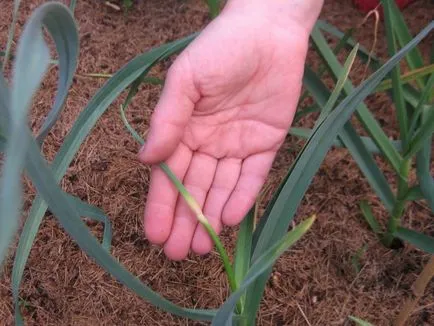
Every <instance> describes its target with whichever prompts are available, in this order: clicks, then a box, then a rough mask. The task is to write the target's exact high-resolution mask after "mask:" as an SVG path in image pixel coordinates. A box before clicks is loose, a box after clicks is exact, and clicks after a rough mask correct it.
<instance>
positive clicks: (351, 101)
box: [246, 23, 434, 324]
mask: <svg viewBox="0 0 434 326" xmlns="http://www.w3.org/2000/svg"><path fill="white" fill-rule="evenodd" d="M433 27H434V23H431V24H429V25H428V26H427V27H426V28H424V29H423V30H422V31H421V32H420V33H419V34H418V35H417V36H416V37H415V38H414V39H413V40H412V42H410V43H409V44H407V45H406V46H405V47H403V48H402V49H401V50H400V51H399V52H398V53H397V54H396V55H395V56H394V57H392V58H391V59H390V60H389V61H388V62H387V63H386V64H385V65H384V66H382V67H381V68H380V69H379V70H378V71H376V72H375V73H374V74H373V75H372V76H371V77H369V79H367V80H366V81H365V82H363V83H362V84H361V85H360V86H358V87H357V88H356V89H355V90H354V91H353V92H352V93H351V95H350V96H348V97H347V98H345V99H344V100H343V101H342V102H341V103H340V104H339V106H338V107H337V108H336V109H335V110H333V111H332V112H331V113H330V115H329V116H328V117H327V118H326V119H325V120H324V122H323V123H322V124H321V125H319V126H318V127H317V129H316V130H315V131H314V132H313V134H312V136H311V138H310V139H309V140H308V142H307V144H306V145H305V146H304V148H303V150H302V152H301V153H300V155H299V156H298V158H297V159H296V161H295V162H294V165H293V167H292V168H291V170H290V171H289V173H288V175H287V177H286V178H285V180H284V184H282V185H281V187H279V192H278V193H276V195H275V196H274V198H273V199H272V200H271V204H270V205H269V206H268V207H267V210H266V212H265V215H264V216H263V217H262V218H261V220H260V222H259V224H258V226H257V228H256V230H255V233H254V238H253V245H254V247H253V248H254V251H253V260H252V261H253V262H254V261H255V260H256V259H257V258H258V257H260V256H261V255H262V254H263V253H264V252H265V251H266V250H267V249H268V248H270V247H271V246H272V245H273V244H274V243H275V241H276V239H280V238H281V237H282V235H283V234H284V232H285V231H286V230H287V229H288V226H289V224H290V222H291V220H292V219H293V217H294V214H295V212H296V210H297V207H298V206H299V204H300V202H301V200H302V198H303V196H304V194H305V192H306V190H307V188H308V186H309V184H310V182H311V181H312V178H313V176H314V175H315V173H316V171H317V170H318V169H319V166H320V165H321V162H322V161H323V159H324V157H325V155H326V154H327V152H328V150H329V148H330V146H331V145H332V144H333V140H334V139H335V137H336V136H337V134H338V132H339V130H340V129H341V128H342V126H343V125H344V124H345V123H346V122H347V121H348V120H349V118H350V117H351V115H352V113H353V112H354V111H355V110H356V108H357V107H359V105H360V103H362V101H363V100H364V99H365V98H366V96H368V95H369V94H370V93H371V92H372V90H373V89H374V88H375V87H376V86H377V85H378V84H379V83H380V81H381V80H382V79H383V78H384V77H385V75H386V74H387V73H389V72H390V71H391V69H392V68H393V67H394V66H395V65H396V64H398V62H399V60H401V59H402V58H403V56H405V54H406V53H407V52H408V51H409V50H410V49H412V48H413V47H415V46H416V45H417V44H418V43H419V42H420V41H421V40H422V39H423V38H424V37H425V36H426V35H428V33H429V32H430V31H431V30H432V29H433ZM288 198H291V200H290V201H288ZM270 272H271V270H270V269H268V270H267V272H266V273H264V274H263V275H262V276H261V277H259V278H258V280H257V281H256V282H255V283H254V285H253V287H252V289H251V290H249V292H248V296H247V297H248V300H247V302H246V313H249V314H250V315H249V316H250V319H249V322H250V324H253V323H254V319H255V315H256V311H257V307H258V305H259V302H260V298H261V296H262V292H263V290H264V287H265V284H266V282H267V279H268V276H269V273H270ZM249 295H250V296H249Z"/></svg>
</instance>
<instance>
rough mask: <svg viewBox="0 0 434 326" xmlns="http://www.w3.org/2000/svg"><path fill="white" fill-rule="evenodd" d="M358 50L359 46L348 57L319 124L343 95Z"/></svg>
mask: <svg viewBox="0 0 434 326" xmlns="http://www.w3.org/2000/svg"><path fill="white" fill-rule="evenodd" d="M358 49H359V44H356V46H355V47H354V49H352V50H351V52H350V54H349V55H348V58H347V60H346V61H345V63H344V68H343V70H342V73H341V74H340V76H339V78H338V81H337V82H336V86H335V88H334V89H333V92H332V93H331V94H330V97H329V98H328V100H327V103H326V104H325V105H324V107H323V108H322V110H321V114H320V116H319V118H318V120H317V121H318V122H320V121H322V120H323V119H324V118H325V117H326V116H327V115H328V114H329V113H330V111H331V110H332V109H333V107H334V106H335V104H336V101H337V100H338V97H339V96H340V95H341V92H342V89H343V88H344V85H345V83H346V81H347V79H348V75H349V74H350V71H351V67H352V66H353V63H354V59H355V58H356V54H357V51H358Z"/></svg>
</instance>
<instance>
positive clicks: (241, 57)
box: [139, 0, 321, 260]
mask: <svg viewBox="0 0 434 326" xmlns="http://www.w3.org/2000/svg"><path fill="white" fill-rule="evenodd" d="M237 1H238V2H237ZM315 1H316V0H313V2H315ZM242 2H243V0H233V1H232V2H229V4H228V5H227V7H226V8H225V10H224V11H223V12H222V13H221V14H220V16H219V17H217V18H216V19H215V20H214V21H213V22H211V23H210V24H209V26H207V27H206V29H205V30H204V31H203V32H202V33H201V34H200V35H199V36H198V38H197V39H196V40H194V41H193V42H192V43H191V44H190V46H188V47H187V48H186V49H185V50H184V51H183V52H182V53H181V54H180V55H179V57H178V58H177V59H176V61H175V62H174V64H173V65H172V66H171V68H170V69H169V72H168V74H167V78H166V83H165V86H164V89H163V92H162V95H161V98H160V101H159V103H158V104H157V107H156V108H155V112H154V114H153V116H152V120H151V127H150V131H149V134H148V138H147V143H146V145H145V146H144V148H143V149H142V150H141V151H140V154H139V158H140V160H141V161H142V162H144V163H148V164H154V166H153V167H152V171H151V184H150V189H149V194H148V199H147V204H146V208H145V216H144V228H145V235H146V237H147V238H148V239H149V241H150V242H152V243H155V244H163V243H164V251H165V253H166V255H167V256H168V257H169V258H171V259H174V260H180V259H183V258H185V257H186V255H187V254H188V252H189V250H190V248H191V249H192V251H193V252H195V253H197V254H206V253H208V252H209V251H210V250H211V249H212V246H213V243H212V241H211V239H210V238H209V236H208V234H207V233H206V231H205V229H204V228H203V227H202V226H201V225H199V224H198V221H197V220H196V217H195V216H194V214H193V213H192V212H191V211H190V209H189V207H188V206H187V204H186V203H185V202H184V200H183V198H182V197H180V196H178V192H177V190H176V188H175V187H174V186H173V185H172V184H171V182H170V180H169V179H168V178H167V177H166V175H165V174H164V172H163V171H162V170H161V169H160V168H159V167H158V166H157V165H155V164H156V163H159V162H161V161H163V160H165V161H166V163H167V164H168V166H169V167H170V168H171V170H172V171H173V172H174V173H175V175H176V176H177V177H178V178H179V179H180V180H181V181H182V182H183V184H184V185H185V187H186V188H187V190H188V191H189V192H190V193H191V194H192V195H193V197H195V199H196V201H197V202H198V203H199V205H200V206H201V207H202V210H203V212H204V215H205V216H206V217H207V219H208V220H209V222H210V224H211V225H212V227H213V228H214V230H215V231H216V232H217V233H219V232H220V231H221V228H222V224H225V225H229V226H233V225H236V224H238V223H239V222H240V221H241V220H242V219H243V217H244V216H245V215H246V213H247V212H248V211H249V209H250V208H251V207H252V205H253V204H254V202H255V199H256V196H257V195H258V193H259V191H260V189H261V187H262V186H263V184H264V182H265V179H266V177H267V175H268V172H269V170H270V168H271V165H272V163H273V160H274V158H275V155H276V152H277V150H278V149H279V147H280V146H281V144H282V142H283V141H284V138H285V136H286V134H287V131H288V128H289V127H290V124H291V122H292V119H293V116H294V113H295V110H296V105H297V101H298V98H299V95H300V90H301V81H302V75H303V69H304V62H305V56H306V52H307V45H308V37H309V33H310V29H311V27H312V25H313V23H312V22H310V23H308V19H306V20H305V21H304V23H302V22H301V20H298V19H295V18H294V19H292V16H290V15H289V16H285V17H281V14H282V13H281V12H280V11H279V10H276V11H271V9H270V8H269V7H267V9H266V11H267V10H268V12H269V15H267V14H263V13H262V12H260V9H259V8H256V9H257V10H254V9H252V6H250V7H249V11H248V12H245V11H244V9H245V8H246V7H243V6H242V5H240V3H242ZM260 2H262V1H260ZM289 2H291V1H289ZM295 2H297V1H295ZM307 2H309V1H307ZM319 2H321V1H319ZM258 3H259V2H258ZM262 9H264V8H262ZM276 9H277V8H276ZM292 10H294V8H292ZM317 11H319V9H318V10H317ZM311 20H312V21H313V22H314V21H315V20H316V17H314V18H313V19H311Z"/></svg>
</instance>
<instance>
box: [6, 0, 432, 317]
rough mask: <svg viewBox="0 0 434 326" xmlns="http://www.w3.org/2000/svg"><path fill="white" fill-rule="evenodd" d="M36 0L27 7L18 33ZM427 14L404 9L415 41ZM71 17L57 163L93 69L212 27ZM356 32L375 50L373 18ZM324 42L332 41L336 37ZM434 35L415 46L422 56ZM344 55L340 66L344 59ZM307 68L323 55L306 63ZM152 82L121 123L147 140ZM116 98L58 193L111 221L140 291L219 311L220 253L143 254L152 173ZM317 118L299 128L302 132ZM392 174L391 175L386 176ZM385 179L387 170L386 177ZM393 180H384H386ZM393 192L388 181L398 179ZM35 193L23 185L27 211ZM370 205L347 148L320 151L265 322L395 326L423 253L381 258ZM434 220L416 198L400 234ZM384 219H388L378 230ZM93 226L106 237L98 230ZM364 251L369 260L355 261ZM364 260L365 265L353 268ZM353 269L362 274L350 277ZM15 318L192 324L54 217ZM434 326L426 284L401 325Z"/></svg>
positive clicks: (41, 109)
mask: <svg viewBox="0 0 434 326" xmlns="http://www.w3.org/2000/svg"><path fill="white" fill-rule="evenodd" d="M40 3H42V1H34V0H32V1H23V4H22V7H21V9H20V12H21V14H20V18H19V28H18V33H19V32H20V31H21V27H22V25H23V23H24V22H25V20H26V18H27V17H28V14H29V13H30V12H31V11H32V10H34V8H35V7H36V6H37V5H38V4H40ZM430 12H434V4H433V3H432V1H430V0H422V1H417V2H416V3H414V4H412V5H410V6H409V7H408V8H407V9H406V10H405V11H404V13H405V17H406V18H407V23H408V24H409V26H410V28H411V30H412V32H413V33H414V34H415V33H417V32H418V31H420V30H421V29H422V28H423V27H424V26H425V25H426V24H427V23H428V22H429V21H430V20H431V19H432V15H430ZM11 13H12V3H9V2H8V3H6V1H3V3H2V10H1V12H0V44H5V43H6V36H7V29H8V27H9V23H10V20H11ZM321 16H322V18H323V19H325V20H327V21H329V22H331V23H333V24H335V25H336V26H337V27H338V28H340V29H341V30H347V29H348V28H350V27H355V26H357V25H358V24H359V23H361V22H362V20H363V16H362V14H360V13H358V12H357V11H356V10H355V9H354V8H353V6H352V4H351V1H343V0H341V1H326V5H325V8H324V10H323V13H322V15H321ZM76 19H77V22H78V25H79V29H80V43H81V52H80V59H79V69H78V71H77V76H76V77H75V80H74V84H73V87H72V89H71V91H70V96H69V97H68V100H67V103H66V108H65V110H64V112H63V113H62V117H61V119H60V121H59V122H58V123H57V124H56V126H55V127H54V129H53V131H52V133H51V134H50V136H49V137H48V139H47V141H46V143H45V145H44V147H43V150H44V153H45V154H46V155H47V156H48V157H49V158H52V157H53V156H54V154H55V153H56V151H57V150H58V148H59V145H60V144H61V141H62V139H63V137H64V136H65V135H66V133H67V132H68V130H69V129H70V128H71V125H72V124H73V122H74V120H75V118H76V117H77V115H78V113H79V112H80V111H81V110H82V109H83V107H84V106H85V105H86V104H87V102H88V101H89V99H90V98H91V97H92V96H93V94H94V93H95V91H96V90H97V89H98V88H99V87H100V86H101V85H102V84H103V83H104V81H105V79H104V78H90V77H86V76H85V74H88V73H112V72H115V71H116V70H118V69H119V68H120V67H121V66H123V65H124V64H125V63H126V62H128V61H129V60H130V59H132V58H133V57H134V56H136V55H137V54H139V53H142V52H144V51H146V50H148V49H150V48H151V47H153V46H157V45H160V44H162V43H164V42H167V41H171V40H174V39H176V38H179V37H181V36H185V35H188V34H190V33H191V32H194V31H197V30H199V29H200V28H202V27H203V26H205V24H206V23H207V22H208V21H209V19H208V10H207V7H206V6H205V4H204V1H201V0H194V1H193V0H188V1H177V0H167V1H157V0H153V1H138V3H137V4H135V6H134V7H133V9H132V10H131V11H130V12H129V13H127V14H125V13H124V12H122V11H116V10H114V9H113V8H112V7H109V6H107V5H104V3H103V2H98V1H78V4H77V10H76ZM364 26H365V27H364V28H363V29H362V30H360V31H358V32H357V34H356V39H358V40H362V43H363V45H364V46H365V47H367V48H370V47H371V46H372V44H373V40H374V31H373V21H372V20H370V21H368V23H366V24H365V25H364ZM378 36H379V40H378V44H377V48H376V53H377V54H380V56H381V55H383V56H384V57H385V55H386V52H387V51H386V42H385V40H384V37H383V36H384V29H383V27H382V26H381V24H380V29H379V31H378ZM330 41H332V39H330ZM432 43H433V37H432V34H431V35H430V37H428V38H427V39H426V40H424V42H423V43H422V45H421V46H420V48H421V50H422V52H423V54H424V55H426V56H427V55H428V53H429V50H430V46H431V44H432ZM344 57H345V56H342V59H343V58H344ZM169 64H170V62H166V63H165V64H162V65H159V66H158V67H156V68H155V69H154V70H153V71H152V75H155V76H160V77H162V76H164V73H165V71H166V70H167V67H168V66H169ZM309 64H311V65H313V66H317V65H318V58H317V57H316V55H315V54H314V53H313V51H311V52H310V54H309ZM363 69H364V68H363V66H362V65H361V64H360V63H358V64H356V66H355V69H354V71H353V73H352V74H351V76H352V80H353V82H355V83H358V82H359V81H360V76H362V75H363ZM55 83H56V71H55V69H53V70H52V72H51V73H50V74H49V76H48V77H47V78H46V79H45V81H44V84H43V87H42V90H41V91H40V92H39V93H38V96H37V99H36V100H35V105H34V107H33V111H32V127H33V128H35V130H36V129H37V128H39V126H40V125H41V122H42V117H43V115H44V114H46V113H47V112H48V110H49V106H50V105H51V103H52V100H53V94H54V92H53V90H54V89H55V87H56V86H55ZM160 90H161V89H160V87H159V86H143V87H142V88H141V91H140V93H139V95H138V96H137V97H136V98H135V99H134V101H133V103H132V104H131V106H130V109H129V113H128V115H129V118H130V121H131V122H132V123H133V124H134V126H135V127H136V128H137V129H138V130H139V131H141V132H142V133H143V132H144V131H145V130H146V128H147V125H148V122H149V117H150V115H151V112H152V109H153V107H154V106H155V104H156V101H157V100H158V96H159V92H160ZM367 103H368V104H369V107H370V108H371V110H372V112H373V113H374V114H375V116H376V117H377V118H378V119H379V120H380V122H381V123H382V124H383V128H384V129H385V130H386V131H387V132H388V135H390V136H396V130H397V123H396V121H395V120H392V121H391V120H390V117H394V114H392V112H393V110H394V109H393V107H391V105H390V101H389V100H388V98H387V97H386V96H377V95H376V96H370V97H369V98H368V100H367ZM119 104H120V102H116V103H115V104H114V105H112V106H111V108H110V109H109V110H108V112H107V113H105V114H104V116H103V117H102V118H101V120H100V121H99V122H98V124H97V127H96V128H95V129H94V131H93V132H92V134H91V136H90V137H89V138H88V140H87V141H86V143H85V144H84V145H83V146H82V149H81V150H80V152H79V154H78V155H77V156H76V157H75V159H74V161H73V163H72V164H71V167H70V168H69V170H68V173H67V176H66V177H65V178H64V179H63V181H62V186H63V187H64V188H65V189H66V190H67V191H68V192H70V193H73V194H75V195H77V196H79V197H80V198H82V199H83V200H86V201H88V202H90V203H92V204H94V205H97V206H99V207H101V208H102V209H103V210H104V211H105V212H106V213H107V214H108V215H109V216H110V218H111V221H112V223H113V249H112V252H113V255H115V256H116V257H118V258H119V260H120V261H121V262H122V263H123V264H124V265H125V266H126V267H127V268H128V269H129V270H130V271H131V272H132V273H134V274H135V275H138V276H139V277H140V279H141V280H142V281H144V282H145V283H147V284H148V285H149V286H151V287H152V288H153V289H154V290H156V291H158V292H159V293H161V294H162V295H164V296H165V297H167V298H169V299H171V300H173V301H174V302H176V303H179V304H181V305H184V306H191V307H207V308H211V307H217V306H219V305H220V304H221V303H222V302H223V300H224V299H225V298H226V297H227V295H228V288H227V285H226V279H225V275H224V272H223V269H222V266H221V262H220V260H219V259H218V256H217V254H216V253H214V252H213V253H212V254H210V255H208V256H205V257H197V256H194V255H191V256H190V257H189V259H188V260H186V261H183V262H173V261H169V260H167V259H166V258H165V256H164V254H163V252H162V250H161V248H159V247H155V246H152V245H150V244H149V242H148V241H147V240H146V239H145V238H144V236H143V232H142V215H143V209H144V203H145V199H146V193H147V188H148V183H149V167H145V166H143V165H141V164H140V163H139V162H138V161H137V159H136V153H137V150H138V146H137V144H136V142H135V141H134V140H133V139H132V138H131V137H130V135H129V134H128V133H127V132H126V130H125V127H124V125H123V123H122V121H121V119H120V115H119ZM313 121H314V120H313V118H312V117H311V118H308V119H304V120H303V125H304V126H308V125H311V124H312V122H313ZM301 144H302V143H301V142H300V140H298V139H296V138H293V137H288V139H287V141H286V142H285V144H284V146H283V147H282V148H281V150H280V152H279V155H278V157H277V159H276V161H275V164H274V166H273V170H272V172H271V174H270V176H269V179H268V181H267V184H266V188H265V189H266V190H267V191H266V199H269V198H270V194H271V193H272V192H273V190H274V189H275V188H276V186H277V185H278V184H279V182H280V181H281V179H282V177H283V176H284V175H285V173H286V171H287V169H288V167H289V166H290V164H291V162H292V161H293V159H294V158H295V155H296V152H297V150H298V149H299V148H300V147H301ZM386 171H387V169H386ZM386 175H387V173H386ZM392 176H393V174H392V173H390V177H392ZM390 182H391V183H392V184H393V182H394V181H393V180H392V179H391V180H390ZM33 194H34V189H33V188H32V185H31V184H27V188H26V202H25V205H26V207H28V206H29V205H30V201H31V199H32V198H33V196H34V195H33ZM362 199H368V200H369V201H370V202H371V203H372V205H373V207H374V210H375V212H376V213H377V216H381V214H383V215H384V219H385V218H386V215H385V212H384V210H383V208H382V205H381V204H380V203H379V201H378V200H377V199H376V197H375V195H374V194H373V192H372V191H371V189H370V187H369V185H368V184H367V182H366V181H365V179H364V178H363V177H362V175H361V173H360V172H359V169H358V167H357V165H356V164H355V163H354V162H353V160H352V158H351V156H350V155H349V154H348V152H347V151H346V150H344V149H333V150H331V151H330V153H329V154H328V156H327V158H326V160H325V161H324V163H323V165H322V167H321V169H320V171H319V173H318V174H317V175H316V177H315V179H314V182H313V184H312V185H311V187H310V188H309V191H308V193H307V194H306V196H305V199H304V201H303V204H302V206H301V207H300V209H299V211H298V213H297V216H298V217H300V218H303V217H305V216H308V215H310V214H312V213H316V214H317V216H318V219H317V221H316V223H315V224H314V226H313V227H312V229H311V231H309V232H308V233H307V234H306V236H304V237H303V238H302V240H301V241H299V242H298V243H297V244H296V245H295V246H294V247H293V248H292V249H291V250H289V251H288V252H287V253H286V254H285V255H284V256H282V257H281V259H280V260H279V261H278V263H277V264H276V265H275V267H274V272H273V276H272V278H271V279H270V282H269V284H268V288H267V292H266V296H265V298H264V300H263V303H262V306H261V311H260V315H259V318H258V321H259V322H258V324H259V325H345V324H346V321H347V317H348V316H349V315H353V316H358V317H360V318H363V319H365V320H368V321H370V322H371V323H373V324H374V325H389V323H390V320H391V319H393V318H394V317H395V316H396V314H397V312H398V311H399V309H400V307H401V306H402V304H403V302H404V300H405V298H407V296H408V295H409V293H410V292H409V290H410V286H411V284H412V283H413V281H414V280H415V278H416V277H417V275H418V274H419V273H420V271H421V270H422V267H423V264H424V263H425V262H426V261H427V259H428V258H429V256H428V255H427V254H424V253H422V252H421V251H420V250H416V249H414V248H412V247H411V246H409V245H406V246H405V247H404V248H402V249H399V250H396V251H393V250H389V249H386V248H384V247H383V246H382V245H381V244H380V243H379V242H378V239H377V238H376V237H375V236H374V234H373V233H372V232H371V231H370V230H369V229H368V227H367V225H366V223H365V222H364V220H363V218H362V217H361V214H360V210H359V207H358V203H359V202H360V200H362ZM432 218H433V215H432V213H431V212H430V209H429V208H428V207H427V206H426V205H425V204H424V202H419V203H413V204H412V205H411V206H409V207H408V209H407V212H406V215H405V219H404V224H405V225H407V226H411V227H412V228H413V229H415V230H418V231H423V232H424V233H425V234H431V235H433V234H434V225H433V223H432V221H433V220H432ZM383 221H384V220H383ZM93 230H94V231H95V233H97V234H101V233H102V227H101V226H100V225H97V224H95V225H94V228H93ZM235 232H236V228H234V229H226V230H224V233H223V237H222V239H223V241H224V243H225V245H226V246H227V247H229V248H233V246H234V234H235ZM361 248H365V249H366V250H365V251H360V250H361ZM358 252H360V253H361V255H360V259H353V257H355V256H357V253H358ZM355 262H358V264H359V266H358V268H357V266H356V265H357V264H356V263H355ZM11 266H12V257H11V258H10V259H9V260H8V261H7V264H6V266H5V271H4V273H3V276H2V277H3V279H1V283H0V324H1V325H11V324H13V305H12V298H11V294H10V287H11V284H10V279H9V277H10V274H11ZM21 297H22V300H23V308H22V310H23V313H24V316H25V319H26V323H27V324H28V325H72V324H73V325H93V324H96V325H192V324H194V323H192V322H191V321H187V320H184V319H180V318H178V317H174V316H172V315H169V314H167V313H165V312H163V311H161V310H158V309H156V308H154V307H153V306H151V305H150V304H148V303H147V302H145V301H143V300H141V299H140V298H138V297H137V296H136V295H134V294H133V293H131V292H130V291H129V290H127V289H126V288H124V287H122V286H121V285H120V284H119V283H117V282H116V281H115V280H113V279H112V278H111V277H110V276H109V275H108V274H107V273H105V272H104V271H103V270H102V269H101V268H100V267H98V266H97V265H96V264H95V263H94V262H93V261H92V260H91V259H89V258H88V257H87V256H86V255H85V254H84V253H82V252H81V251H80V250H79V248H78V247H77V246H76V245H75V243H74V242H73V241H72V240H71V239H70V238H69V236H68V235H67V234H66V233H65V232H64V231H63V229H61V228H60V227H59V225H58V223H57V222H56V220H55V219H54V218H52V217H51V216H47V218H46V219H44V221H43V224H42V226H41V229H40V230H39V233H38V237H37V240H36V242H35V245H34V247H33V248H32V251H31V255H30V258H29V261H28V264H27V269H26V272H25V275H24V280H23V283H22V289H21ZM432 324H434V283H433V282H431V284H430V286H429V287H428V288H427V290H426V295H425V296H424V297H423V299H422V300H421V301H420V302H419V308H418V309H417V310H416V312H415V313H414V315H413V318H412V320H411V322H410V324H409V325H432Z"/></svg>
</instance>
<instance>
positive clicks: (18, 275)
mask: <svg viewBox="0 0 434 326" xmlns="http://www.w3.org/2000/svg"><path fill="white" fill-rule="evenodd" d="M195 36H196V34H193V35H190V36H188V37H186V38H183V39H180V40H177V41H175V42H172V43H168V44H165V45H163V46H160V47H158V48H155V49H152V50H151V51H149V52H147V53H145V54H142V55H140V56H138V57H137V58H135V59H133V60H132V61H130V62H129V63H128V64H127V65H125V66H124V67H123V68H122V69H121V70H119V71H118V72H117V73H116V74H115V75H114V76H113V77H112V78H110V79H109V80H108V81H107V82H106V83H105V84H104V86H103V87H102V88H101V89H100V90H99V91H98V92H97V93H96V94H95V95H94V97H93V98H92V99H91V101H90V102H89V104H88V105H87V106H86V108H85V109H84V110H83V111H82V112H81V113H80V115H79V117H78V119H77V121H76V123H75V124H74V126H73V127H72V129H71V131H70V132H69V134H68V136H67V137H66V140H65V142H64V143H63V145H62V146H61V148H60V151H59V153H58V154H57V155H56V157H55V159H54V161H53V164H52V171H53V174H54V177H55V179H56V181H57V182H59V181H60V179H61V178H62V177H63V175H64V174H65V172H66V170H67V168H68V166H69V164H70V163H71V161H72V159H73V157H74V156H75V154H76V153H77V151H78V149H79V147H80V145H81V144H82V142H83V141H84V139H85V138H86V137H87V136H88V134H89V132H90V131H91V130H92V128H93V127H94V125H95V124H96V122H97V121H98V119H99V118H100V117H101V115H102V114H103V113H104V112H105V110H106V109H107V108H108V107H109V105H110V104H111V103H112V102H113V101H114V100H115V99H116V98H117V97H118V96H119V94H120V93H121V92H122V91H124V90H125V89H126V88H127V87H128V86H129V85H130V84H131V83H132V82H133V81H134V80H136V79H137V78H138V77H139V76H140V75H141V74H142V72H143V71H145V70H146V69H148V68H149V67H150V66H152V65H154V64H155V63H157V62H158V60H160V59H164V58H166V57H168V56H170V55H172V54H174V53H177V52H179V51H180V50H182V49H183V48H184V47H185V46H186V45H187V44H189V43H190V42H191V41H192V40H193V39H194V38H195ZM46 210H47V205H46V203H45V202H44V200H43V199H42V198H41V197H40V196H37V197H36V198H35V200H34V201H33V204H32V208H31V211H30V213H29V216H28V218H27V220H26V223H25V225H24V228H23V231H22V234H21V237H20V240H19V243H18V248H17V251H16V255H15V261H14V266H13V270H12V294H13V297H14V302H15V307H16V309H15V317H16V319H17V320H19V319H20V312H19V304H18V295H19V285H20V283H21V279H22V276H23V272H24V267H25V263H26V261H27V258H28V256H29V253H30V249H31V246H32V244H33V242H34V240H35V237H36V233H37V231H38V229H39V225H40V223H41V220H42V218H43V216H44V214H45V212H46Z"/></svg>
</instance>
